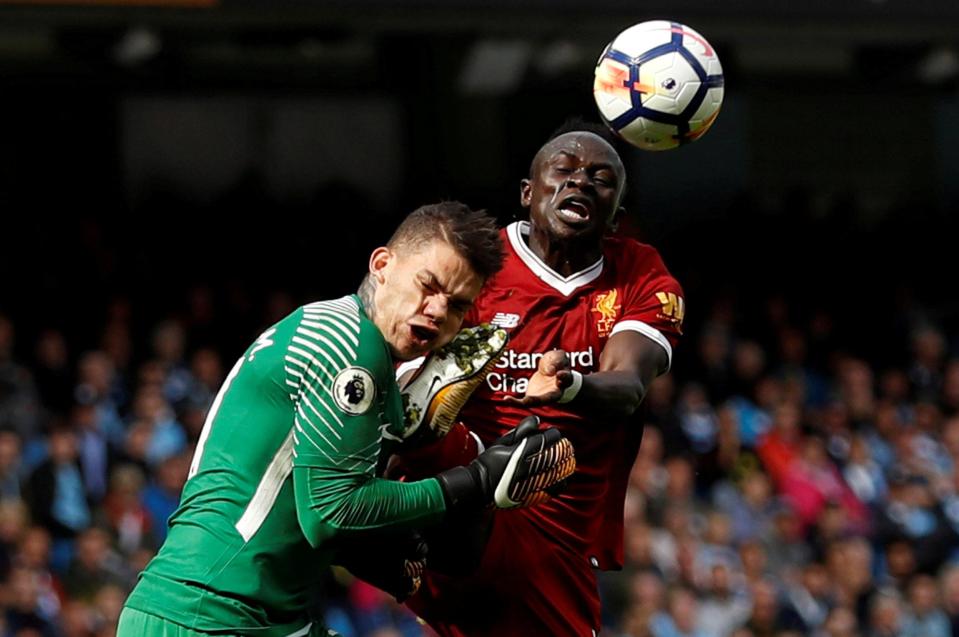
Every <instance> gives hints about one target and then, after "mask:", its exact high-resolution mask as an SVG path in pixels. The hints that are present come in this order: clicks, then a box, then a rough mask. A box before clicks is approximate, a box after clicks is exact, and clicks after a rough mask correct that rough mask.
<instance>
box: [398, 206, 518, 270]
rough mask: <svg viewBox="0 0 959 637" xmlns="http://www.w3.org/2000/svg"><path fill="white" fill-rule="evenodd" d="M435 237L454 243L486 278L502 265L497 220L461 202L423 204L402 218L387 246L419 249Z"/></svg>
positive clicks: (459, 251) (461, 253)
mask: <svg viewBox="0 0 959 637" xmlns="http://www.w3.org/2000/svg"><path fill="white" fill-rule="evenodd" d="M436 239H440V240H442V241H445V242H446V243H448V244H449V245H450V246H452V248H453V249H454V250H456V251H457V252H458V253H459V254H460V255H462V256H463V258H465V259H466V261H467V262H468V263H469V264H470V267H471V268H473V271H474V272H476V274H478V275H480V276H481V277H483V278H484V279H488V278H489V277H491V276H493V275H494V274H496V273H497V272H499V269H500V268H501V267H502V266H503V258H504V255H505V252H504V250H503V241H502V239H500V234H499V230H498V229H497V227H496V220H495V219H493V217H491V216H490V215H488V214H487V213H486V211H485V210H472V209H470V207H469V206H467V205H466V204H464V203H460V202H459V201H441V202H439V203H434V204H428V205H425V206H420V207H419V208H417V209H416V210H414V211H413V212H411V213H410V214H409V215H408V216H407V217H406V219H404V220H403V222H402V223H401V224H400V226H399V227H398V228H397V229H396V232H394V233H393V236H392V237H390V240H389V241H388V242H387V244H386V245H387V247H389V248H391V249H418V248H421V247H422V246H424V245H426V244H427V243H429V242H431V241H435V240H436Z"/></svg>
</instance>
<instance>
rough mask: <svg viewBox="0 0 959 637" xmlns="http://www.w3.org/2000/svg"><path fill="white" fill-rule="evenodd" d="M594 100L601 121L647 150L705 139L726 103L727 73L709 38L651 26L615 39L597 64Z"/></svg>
mask: <svg viewBox="0 0 959 637" xmlns="http://www.w3.org/2000/svg"><path fill="white" fill-rule="evenodd" d="M593 97H594V98H595V99H596V106H597V107H598V108H599V113H600V115H601V116H602V118H603V121H605V122H606V124H607V125H608V126H609V127H610V128H611V129H612V130H613V132H615V133H616V134H617V135H619V136H620V137H622V138H623V139H625V140H626V141H627V142H629V143H630V144H633V145H634V146H638V147H639V148H642V149H644V150H666V149H669V148H675V147H677V146H680V145H682V144H687V143H690V142H692V141H695V140H697V139H699V138H700V137H702V135H703V134H704V133H705V132H706V131H707V130H708V129H709V127H710V126H711V125H712V123H713V122H714V121H715V120H716V116H717V115H718V114H719V107H720V106H721V105H722V103H723V67H722V65H721V64H720V63H719V58H718V57H717V55H716V51H715V49H713V47H712V45H710V44H709V42H707V41H706V38H704V37H703V36H701V35H700V34H699V33H697V32H696V31H694V30H693V29H691V28H689V27H688V26H686V25H683V24H680V23H678V22H670V21H667V20H652V21H649V22H641V23H639V24H636V25H633V26H631V27H629V28H628V29H626V30H625V31H623V32H622V33H620V34H619V35H617V36H616V38H615V39H614V40H613V41H612V42H610V43H609V44H608V45H606V49H605V50H604V51H603V54H602V55H601V56H600V57H599V61H598V62H597V63H596V70H595V75H594V81H593Z"/></svg>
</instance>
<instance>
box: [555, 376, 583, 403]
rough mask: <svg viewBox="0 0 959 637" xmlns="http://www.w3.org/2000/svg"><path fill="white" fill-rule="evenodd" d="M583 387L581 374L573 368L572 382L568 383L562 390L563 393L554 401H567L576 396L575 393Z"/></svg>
mask: <svg viewBox="0 0 959 637" xmlns="http://www.w3.org/2000/svg"><path fill="white" fill-rule="evenodd" d="M582 388H583V375H582V374H580V373H579V372H577V371H576V370H573V382H571V383H570V384H569V387H567V388H566V389H564V390H563V395H562V396H560V397H559V400H558V401H556V402H559V403H568V402H569V401H571V400H573V399H574V398H576V394H578V393H579V390H581V389H582Z"/></svg>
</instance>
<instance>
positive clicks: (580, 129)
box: [546, 116, 622, 153]
mask: <svg viewBox="0 0 959 637" xmlns="http://www.w3.org/2000/svg"><path fill="white" fill-rule="evenodd" d="M566 133H592V134H593V135H596V136H597V137H600V138H602V139H604V140H606V142H607V143H608V144H609V145H610V146H612V147H613V148H614V149H615V150H616V152H617V153H618V152H620V151H621V150H622V140H621V139H620V138H619V137H617V136H616V134H615V133H613V131H611V130H610V129H609V127H608V126H604V125H603V124H600V123H599V122H594V121H591V120H588V119H583V118H582V117H579V116H575V117H570V118H568V119H567V120H566V121H565V122H563V123H562V124H560V126H559V128H557V129H556V130H554V131H553V132H552V134H550V136H549V139H547V140H546V143H547V144H548V143H549V142H551V141H553V140H554V139H556V138H557V137H559V136H560V135H565V134H566Z"/></svg>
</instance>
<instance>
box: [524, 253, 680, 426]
mask: <svg viewBox="0 0 959 637" xmlns="http://www.w3.org/2000/svg"><path fill="white" fill-rule="evenodd" d="M663 272H664V273H665V271H663ZM643 290H644V291H643V292H642V293H640V292H639V291H638V290H637V293H636V295H635V296H634V297H631V296H627V301H626V302H624V306H626V307H625V309H624V312H623V317H622V318H620V319H619V320H618V321H617V323H616V325H614V326H613V330H612V334H611V335H610V337H609V339H608V340H607V342H606V345H605V347H603V350H602V352H600V357H599V370H598V371H597V372H595V373H592V374H586V375H583V374H580V373H579V372H577V371H574V370H572V369H571V368H570V364H569V357H568V356H567V354H566V352H563V351H560V350H557V351H554V352H547V353H546V354H544V356H543V357H542V358H541V359H540V362H539V366H538V368H537V370H536V372H535V373H534V374H533V376H531V377H530V381H529V385H528V386H527V389H526V394H525V395H524V396H521V397H513V396H508V397H507V398H506V400H509V401H511V402H516V403H519V404H522V405H525V406H528V407H533V406H537V405H543V404H547V403H553V402H558V403H568V407H569V408H570V409H573V410H575V411H581V410H582V411H587V412H589V413H606V414H610V415H614V416H628V415H630V414H632V413H633V412H635V411H636V409H638V408H639V405H640V404H641V403H642V401H643V398H645V396H646V391H647V389H648V388H649V385H650V383H652V381H653V380H654V379H655V378H656V377H657V376H659V375H660V374H663V373H665V372H666V371H668V370H669V366H670V363H671V359H672V348H673V344H674V343H675V341H676V340H677V339H678V337H679V336H680V335H681V334H682V320H683V316H684V314H685V301H684V300H683V293H682V289H681V288H680V287H679V284H678V283H677V282H676V280H675V279H673V278H672V277H670V276H668V275H666V274H663V275H662V276H660V277H659V278H658V279H656V280H654V281H653V283H651V284H647V285H646V286H644V287H643ZM651 291H652V292H651ZM630 292H632V290H631V291H630Z"/></svg>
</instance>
